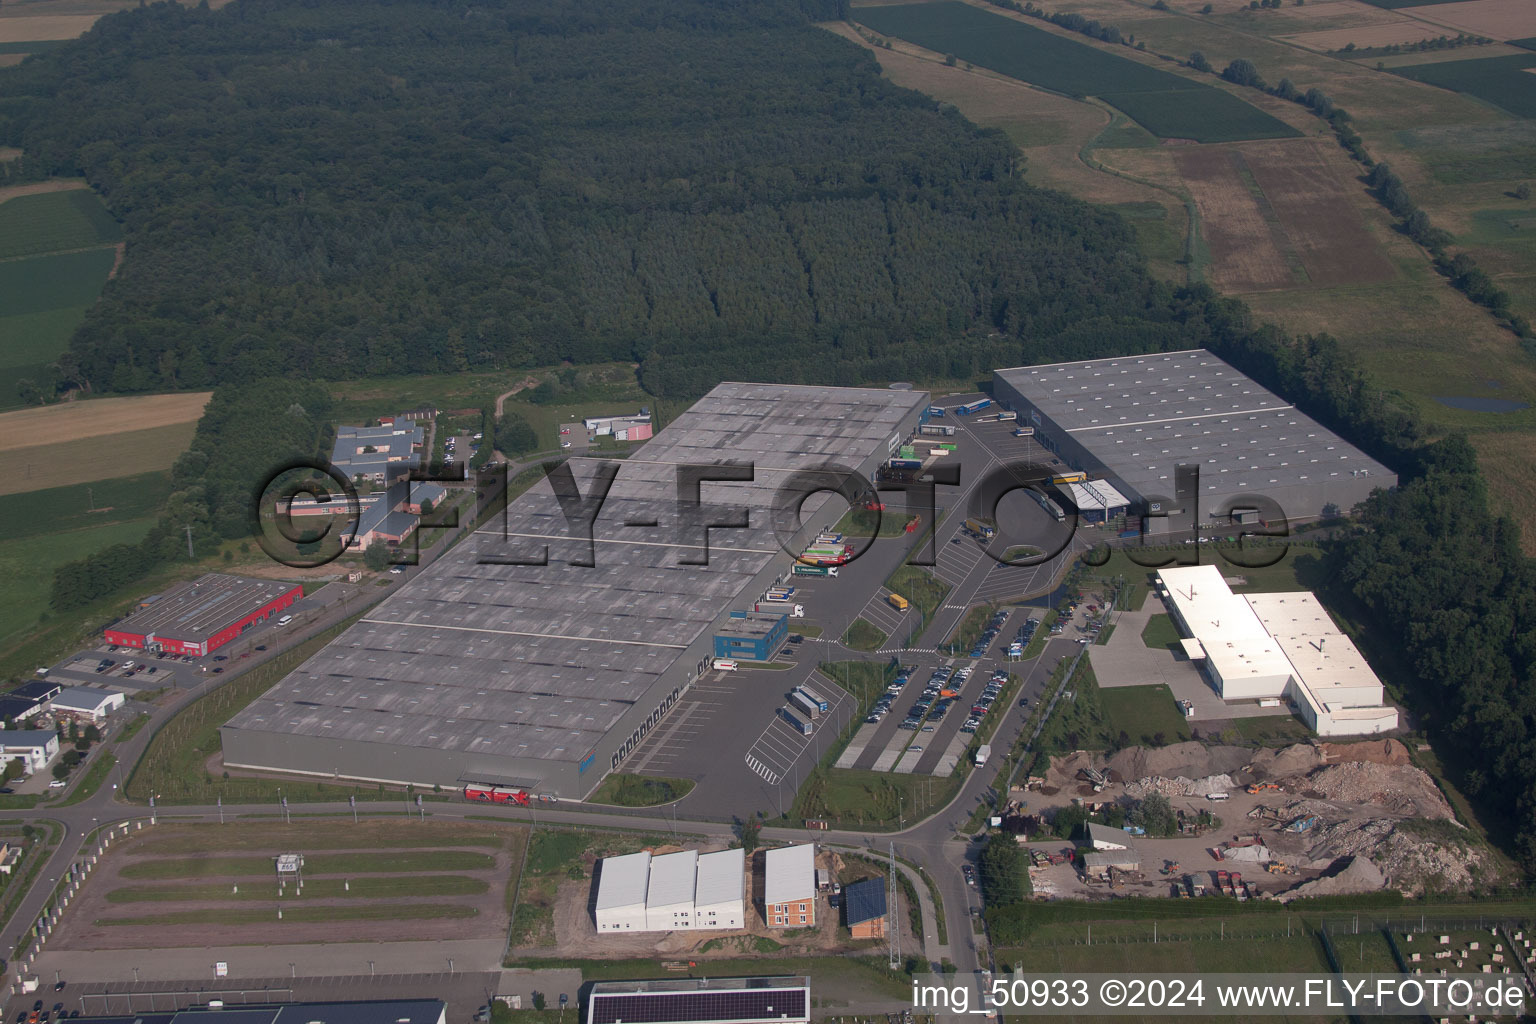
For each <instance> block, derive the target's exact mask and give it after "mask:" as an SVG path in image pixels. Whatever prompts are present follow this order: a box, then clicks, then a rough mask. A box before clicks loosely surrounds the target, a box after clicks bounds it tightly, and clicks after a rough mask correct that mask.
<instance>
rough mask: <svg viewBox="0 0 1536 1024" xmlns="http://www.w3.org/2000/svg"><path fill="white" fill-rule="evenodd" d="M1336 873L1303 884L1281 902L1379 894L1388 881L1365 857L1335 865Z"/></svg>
mask: <svg viewBox="0 0 1536 1024" xmlns="http://www.w3.org/2000/svg"><path fill="white" fill-rule="evenodd" d="M1334 868H1335V870H1334V872H1333V873H1332V874H1329V875H1324V876H1323V877H1321V878H1314V879H1312V881H1310V882H1302V883H1301V884H1300V885H1298V886H1296V888H1294V889H1288V890H1286V891H1285V892H1283V893H1281V894H1280V897H1279V898H1280V902H1282V903H1289V902H1290V901H1291V900H1299V899H1303V898H1304V897H1308V896H1349V895H1352V894H1354V893H1361V892H1377V891H1378V890H1380V889H1381V888H1382V887H1383V886H1384V885H1386V883H1387V880H1386V878H1385V876H1383V875H1382V873H1381V871H1380V870H1379V869H1378V868H1377V867H1376V865H1375V864H1372V863H1371V862H1370V861H1369V860H1367V859H1365V858H1364V857H1349V858H1346V859H1343V860H1340V861H1338V862H1337V863H1336V864H1335V865H1334Z"/></svg>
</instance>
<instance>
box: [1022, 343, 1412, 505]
mask: <svg viewBox="0 0 1536 1024" xmlns="http://www.w3.org/2000/svg"><path fill="white" fill-rule="evenodd" d="M997 376H998V377H999V378H1001V379H1002V380H1004V381H1006V382H1007V383H1008V384H1009V385H1011V386H1012V387H1013V388H1014V389H1015V390H1017V391H1018V392H1019V393H1020V394H1021V395H1022V396H1023V397H1024V399H1025V400H1026V401H1027V402H1029V403H1030V404H1031V405H1033V406H1034V408H1036V409H1038V410H1039V412H1040V413H1041V415H1042V416H1045V417H1047V418H1049V419H1050V420H1051V421H1052V422H1053V423H1054V424H1055V425H1056V426H1057V427H1058V428H1060V429H1061V430H1063V431H1065V432H1066V433H1068V434H1070V435H1071V436H1072V439H1073V440H1075V441H1077V442H1078V443H1079V444H1081V445H1082V446H1083V447H1084V448H1086V449H1088V451H1089V452H1090V453H1092V454H1093V456H1094V457H1095V458H1096V459H1098V460H1099V461H1100V462H1101V463H1103V465H1104V466H1105V467H1106V468H1107V469H1109V470H1110V471H1111V472H1113V473H1114V474H1115V475H1116V476H1118V477H1120V478H1121V479H1122V480H1124V481H1125V482H1126V483H1127V484H1129V485H1130V486H1131V487H1133V488H1135V489H1136V490H1137V491H1139V492H1140V493H1141V495H1142V496H1148V495H1154V494H1161V495H1166V496H1169V497H1173V496H1174V487H1175V482H1174V467H1175V466H1177V465H1179V464H1191V463H1197V464H1199V466H1200V490H1201V492H1202V493H1203V494H1207V495H1213V494H1214V495H1230V494H1235V493H1241V492H1243V491H1249V492H1251V493H1254V494H1263V493H1265V490H1266V488H1280V487H1290V486H1298V485H1300V486H1305V485H1308V484H1320V483H1328V482H1329V481H1337V480H1339V479H1340V478H1344V479H1350V478H1356V477H1365V478H1367V479H1368V480H1370V481H1371V485H1372V486H1376V485H1379V486H1382V487H1390V486H1391V485H1392V484H1394V483H1395V482H1396V480H1397V478H1396V476H1395V475H1394V474H1393V473H1392V471H1391V470H1389V469H1388V468H1387V467H1386V466H1383V465H1382V464H1381V463H1379V462H1377V461H1376V460H1375V459H1373V458H1371V457H1370V456H1369V455H1366V454H1365V453H1364V452H1362V451H1361V450H1360V449H1358V448H1356V447H1355V446H1354V445H1352V444H1350V443H1349V442H1348V441H1345V440H1344V439H1343V438H1341V437H1339V435H1337V434H1335V433H1334V432H1333V431H1331V430H1329V429H1328V428H1327V427H1324V426H1323V425H1322V424H1320V423H1318V422H1317V421H1316V420H1314V419H1312V418H1311V417H1310V416H1307V415H1306V414H1304V413H1302V412H1300V411H1299V410H1297V409H1296V408H1295V407H1294V406H1292V405H1290V404H1289V403H1287V402H1286V401H1285V400H1284V399H1282V398H1280V397H1279V396H1277V395H1275V394H1274V393H1273V392H1271V391H1269V390H1268V389H1266V388H1264V387H1263V386H1261V385H1260V384H1259V383H1258V382H1256V381H1254V380H1253V379H1252V378H1250V377H1248V376H1246V375H1245V374H1243V373H1241V372H1239V371H1238V370H1237V369H1236V368H1234V367H1233V366H1232V365H1231V364H1229V363H1227V362H1224V361H1223V360H1221V359H1219V358H1218V357H1216V356H1215V355H1212V354H1211V353H1210V352H1208V351H1206V350H1205V349H1189V350H1186V351H1182V352H1161V353H1153V354H1149V355H1140V356H1118V357H1115V358H1111V359H1089V360H1083V361H1080V362H1070V363H1050V364H1047V365H1044V366H1021V367H1016V368H1014V369H1008V370H998V371H997ZM1018 411H1019V412H1021V413H1022V412H1024V410H1018ZM1373 478H1374V479H1373Z"/></svg>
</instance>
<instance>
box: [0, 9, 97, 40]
mask: <svg viewBox="0 0 1536 1024" xmlns="http://www.w3.org/2000/svg"><path fill="white" fill-rule="evenodd" d="M98 17H99V15H96V14H27V15H22V16H21V17H16V18H0V43H35V42H37V41H38V40H42V39H73V38H75V37H76V36H78V35H80V34H81V33H83V32H84V31H85V30H86V29H88V28H90V27H91V26H92V25H94V24H96V19H97V18H98Z"/></svg>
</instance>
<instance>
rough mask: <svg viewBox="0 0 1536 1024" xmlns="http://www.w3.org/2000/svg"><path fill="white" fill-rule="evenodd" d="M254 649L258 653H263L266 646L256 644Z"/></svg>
mask: <svg viewBox="0 0 1536 1024" xmlns="http://www.w3.org/2000/svg"><path fill="white" fill-rule="evenodd" d="M256 649H257V650H258V651H264V650H266V649H267V645H266V644H257V645H256Z"/></svg>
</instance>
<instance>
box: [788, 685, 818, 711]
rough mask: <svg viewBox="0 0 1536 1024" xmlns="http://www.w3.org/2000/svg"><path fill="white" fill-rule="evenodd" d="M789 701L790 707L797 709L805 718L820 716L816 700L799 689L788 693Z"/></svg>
mask: <svg viewBox="0 0 1536 1024" xmlns="http://www.w3.org/2000/svg"><path fill="white" fill-rule="evenodd" d="M789 703H790V706H791V707H793V708H794V709H795V710H797V711H799V712H800V713H801V714H802V715H804V716H805V717H806V718H820V717H821V709H820V708H818V707H817V706H816V702H815V701H813V700H811V698H809V697H807V696H806V695H805V694H803V693H801V692H800V691H799V690H795V691H794V692H793V693H791V694H790V695H789Z"/></svg>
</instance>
